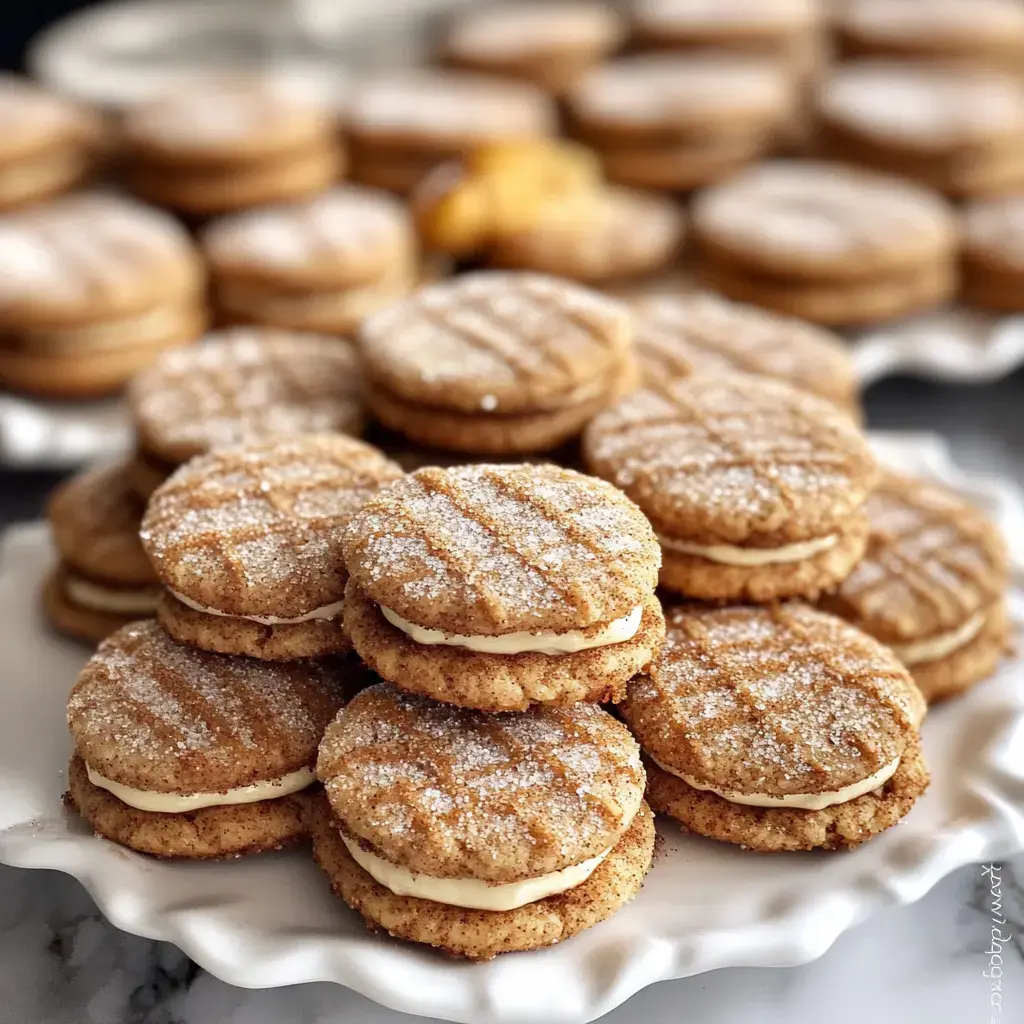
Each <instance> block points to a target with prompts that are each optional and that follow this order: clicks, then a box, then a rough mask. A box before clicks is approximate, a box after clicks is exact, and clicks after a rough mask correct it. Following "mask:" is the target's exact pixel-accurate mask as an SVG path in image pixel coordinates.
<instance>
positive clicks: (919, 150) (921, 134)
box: [817, 60, 1024, 198]
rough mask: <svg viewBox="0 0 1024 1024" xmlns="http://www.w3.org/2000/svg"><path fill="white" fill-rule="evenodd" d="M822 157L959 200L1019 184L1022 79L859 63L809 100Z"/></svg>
mask: <svg viewBox="0 0 1024 1024" xmlns="http://www.w3.org/2000/svg"><path fill="white" fill-rule="evenodd" d="M817 113H818V118H819V121H820V129H821V131H820V135H821V147H822V150H823V151H824V152H825V153H826V155H828V156H830V157H832V158H834V159H837V160H846V161H849V162H850V163H855V164H862V165H863V166H865V167H873V168H875V169H877V170H880V171H887V172H890V173H892V174H898V175H900V176H901V177H904V178H910V179H912V180H914V181H918V182H920V183H921V184H922V185H928V186H930V187H932V188H935V189H938V190H939V191H940V192H945V193H946V194H947V195H950V196H953V197H957V198H964V197H967V198H970V197H974V196H991V195H1005V194H1007V193H1012V192H1018V191H1020V190H1021V188H1024V83H1022V82H1021V81H1020V79H1019V78H1014V77H1013V76H1011V75H1008V74H1004V73H1001V72H997V71H989V70H984V69H977V68H967V67H961V68H957V67H934V66H931V65H926V64H906V63H901V62H896V61H882V60H864V61H855V62H853V63H850V64H844V65H842V66H840V67H839V68H838V69H837V70H836V71H835V72H834V73H833V74H832V75H831V76H830V77H829V78H828V80H827V81H825V83H824V84H823V85H822V87H821V90H820V92H819V95H818V99H817Z"/></svg>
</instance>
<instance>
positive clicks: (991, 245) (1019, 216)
mask: <svg viewBox="0 0 1024 1024" xmlns="http://www.w3.org/2000/svg"><path fill="white" fill-rule="evenodd" d="M960 255H961V270H962V288H963V297H964V299H965V300H966V301H967V302H970V303H971V304H973V305H975V306H981V307H983V308H987V309H996V310H1005V311H1006V312H1019V311H1021V310H1024V197H1021V196H1009V197H1007V198H1005V199H986V200H981V199H979V200H975V201H974V202H973V203H970V204H968V206H967V207H966V208H965V210H964V216H963V245H962V247H961V250H960Z"/></svg>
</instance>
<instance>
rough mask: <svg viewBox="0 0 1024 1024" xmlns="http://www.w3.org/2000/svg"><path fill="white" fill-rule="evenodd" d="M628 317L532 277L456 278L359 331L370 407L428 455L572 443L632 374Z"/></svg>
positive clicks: (595, 297)
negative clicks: (431, 449)
mask: <svg viewBox="0 0 1024 1024" xmlns="http://www.w3.org/2000/svg"><path fill="white" fill-rule="evenodd" d="M631 336H632V330H631V325H630V318H629V311H628V310H627V309H626V308H625V307H624V306H623V305H621V304H620V303H618V302H616V301H614V300H613V299H609V298H606V297H605V296H602V295H599V294H597V293H596V292H591V291H588V290H587V289H585V288H581V287H579V286H577V285H574V284H570V283H569V282H567V281H561V280H558V279H556V278H552V277H546V276H544V275H541V274H527V273H512V272H507V273H502V272H498V271H492V272H480V273H474V274H464V275H462V276H461V277H457V278H455V279H453V280H451V281H445V282H441V283H440V284H435V285H430V286H428V287H426V288H423V289H421V290H420V291H419V292H417V293H416V294H415V295H413V296H412V298H410V299H408V300H406V301H405V302H400V303H397V304H396V305H394V306H391V307H390V308H388V309H386V310H383V311H382V312H380V313H378V314H376V315H375V316H372V317H370V318H369V319H368V320H366V321H365V322H364V324H363V326H362V329H361V330H360V332H359V344H360V348H361V350H362V355H363V368H364V371H365V373H366V377H367V401H368V404H369V406H370V408H371V410H372V411H373V413H374V414H375V416H376V417H377V419H379V420H380V421H381V422H382V423H383V424H384V425H385V426H387V427H389V428H391V429H392V430H397V431H398V432H399V433H402V434H404V435H405V436H406V437H408V438H410V439H412V440H414V441H416V442H418V443H420V444H424V445H427V446H431V447H436V448H441V449H451V450H454V451H466V452H480V453H485V454H512V453H517V452H537V451H545V450H547V449H551V448H555V447H557V446H558V445H560V444H562V443H563V442H565V441H567V440H569V439H570V438H572V437H574V436H576V435H577V434H578V433H579V432H580V430H581V429H582V427H583V425H584V424H585V423H586V422H587V421H588V420H589V419H590V418H591V417H592V416H593V415H594V414H595V413H596V412H598V411H599V410H600V409H602V408H604V407H605V406H606V405H608V404H609V402H611V401H613V400H614V397H615V396H616V395H617V394H618V393H619V389H620V388H621V382H622V378H623V376H624V375H627V374H629V373H630V372H631V367H632V354H631V351H630V341H631Z"/></svg>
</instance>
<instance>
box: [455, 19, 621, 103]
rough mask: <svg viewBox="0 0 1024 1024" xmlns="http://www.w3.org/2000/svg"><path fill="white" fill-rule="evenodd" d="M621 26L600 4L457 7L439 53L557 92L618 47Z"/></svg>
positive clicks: (463, 65) (469, 66)
mask: <svg viewBox="0 0 1024 1024" xmlns="http://www.w3.org/2000/svg"><path fill="white" fill-rule="evenodd" d="M624 35H625V27H624V25H623V23H622V21H621V19H620V18H619V16H618V14H617V13H616V11H615V10H614V9H613V8H612V7H610V6H608V5H607V4H604V3H599V2H598V3H589V2H585V3H565V2H561V0H556V2H548V3H544V4H537V3H508V4H502V5H501V6H491V7H484V8H482V9H476V10H466V11H461V12H460V13H459V14H458V15H457V16H456V17H455V18H454V19H453V21H452V23H451V24H450V25H449V26H448V29H447V31H446V33H445V36H444V40H443V41H442V44H441V57H442V59H443V60H444V61H445V63H447V64H450V65H451V66H452V67H458V68H465V69H466V70H469V71H480V72H485V73H488V74H494V75H501V76H505V77H509V78H521V79H523V80H524V81H527V82H532V83H533V84H534V85H537V86H539V87H540V88H542V89H544V90H545V91H546V92H550V93H553V94H555V95H556V96H557V95H560V94H561V93H563V92H565V90H566V89H567V88H568V87H569V86H570V85H572V84H573V82H575V81H576V80H577V79H578V78H579V77H580V76H581V75H582V74H583V73H584V72H585V71H586V70H587V69H588V68H590V67H592V66H593V65H595V64H598V63H600V61H602V60H603V59H604V58H605V57H607V56H608V55H609V54H610V53H611V52H612V51H613V50H616V49H618V46H619V44H620V43H621V42H622V39H623V37H624Z"/></svg>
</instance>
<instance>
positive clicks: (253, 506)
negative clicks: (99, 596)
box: [142, 434, 402, 661]
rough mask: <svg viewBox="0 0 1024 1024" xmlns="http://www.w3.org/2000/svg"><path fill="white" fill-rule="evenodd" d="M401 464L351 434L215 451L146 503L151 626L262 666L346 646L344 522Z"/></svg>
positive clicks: (393, 476)
mask: <svg viewBox="0 0 1024 1024" xmlns="http://www.w3.org/2000/svg"><path fill="white" fill-rule="evenodd" d="M401 475H402V470H401V468H400V467H399V466H397V465H396V464H395V463H393V462H391V461H390V460H389V459H386V458H385V457H384V456H383V455H382V454H381V453H380V452H378V451H377V449H376V448H372V447H371V446H370V445H368V444H364V443H363V442H362V441H357V440H355V439H354V438H351V437H344V436H341V435H331V434H306V435H298V436H294V437H282V438H274V439H273V440H270V441H263V442H261V443H253V444H248V445H238V446H234V447H227V448H217V449H216V450H215V451H212V452H210V453H209V454H208V455H204V456H200V457H198V458H196V459H193V460H192V461H191V462H189V463H188V464H187V465H185V466H183V467H182V468H181V469H179V470H178V471H177V472H176V473H174V475H173V476H172V477H171V478H170V479H169V480H168V481H167V482H166V483H165V484H163V485H162V486H161V487H159V488H158V489H157V490H156V492H155V493H154V494H153V497H152V498H151V499H150V502H149V506H148V507H147V509H146V514H145V517H144V518H143V522H142V543H143V546H144V547H145V549H146V553H147V555H148V556H149V558H150V560H151V561H152V563H153V567H154V568H155V570H156V572H157V575H158V576H159V577H160V581H161V582H162V583H163V584H164V586H166V587H167V590H168V593H167V594H165V595H164V597H163V599H162V600H161V602H160V607H159V610H158V617H159V619H160V624H161V625H162V626H163V627H164V629H166V630H167V631H168V632H169V633H170V634H171V636H173V637H175V638H176V639H178V640H182V641H184V642H186V643H190V644H194V645H195V646H197V647H202V648H204V649H205V650H211V651H219V652H221V653H223V654H247V655H250V656H251V657H254V658H265V659H268V660H271V661H276V660H288V659H294V658H319V657H323V656H325V655H328V654H338V653H341V652H342V651H344V650H347V649H348V647H349V643H348V640H347V639H346V637H345V636H344V634H343V633H342V631H341V626H340V619H341V614H342V606H343V603H344V593H345V582H346V578H347V574H346V572H345V566H344V564H343V562H342V558H341V539H342V534H343V531H344V528H345V525H346V523H347V522H348V521H349V519H350V518H351V516H352V515H353V513H354V512H355V511H356V510H357V509H359V507H360V506H361V505H362V504H363V503H364V502H365V501H366V500H367V499H368V498H370V497H372V496H373V495H374V494H376V492H377V491H378V490H379V489H380V488H381V487H382V486H383V485H384V484H387V483H389V482H390V481H393V480H396V479H398V478H399V477H400V476H401Z"/></svg>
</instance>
